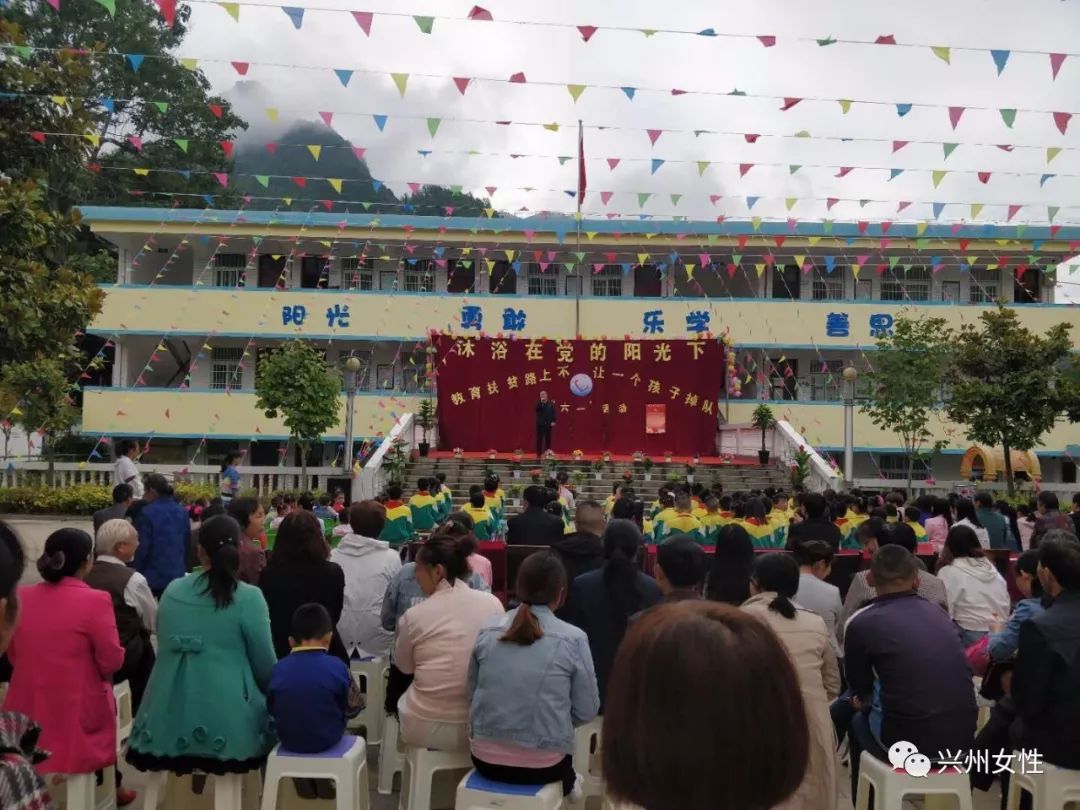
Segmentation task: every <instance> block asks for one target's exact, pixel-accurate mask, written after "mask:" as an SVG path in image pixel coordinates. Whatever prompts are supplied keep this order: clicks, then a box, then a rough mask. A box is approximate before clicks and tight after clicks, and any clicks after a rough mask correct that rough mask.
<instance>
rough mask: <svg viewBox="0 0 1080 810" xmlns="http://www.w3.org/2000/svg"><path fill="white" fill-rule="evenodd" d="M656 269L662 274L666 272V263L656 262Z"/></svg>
mask: <svg viewBox="0 0 1080 810" xmlns="http://www.w3.org/2000/svg"><path fill="white" fill-rule="evenodd" d="M656 269H657V270H659V271H660V272H661V273H663V272H664V271H665V270H667V262H657V264H656Z"/></svg>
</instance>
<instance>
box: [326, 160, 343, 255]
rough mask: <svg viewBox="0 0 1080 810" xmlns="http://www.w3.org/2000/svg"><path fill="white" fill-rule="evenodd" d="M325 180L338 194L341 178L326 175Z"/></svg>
mask: <svg viewBox="0 0 1080 810" xmlns="http://www.w3.org/2000/svg"><path fill="white" fill-rule="evenodd" d="M326 182H327V183H329V184H330V187H331V188H332V189H334V191H336V192H337V193H338V194H340V193H341V180H339V179H338V178H336V177H327V178H326ZM326 244H327V245H329V244H330V243H329V242H327V243H326Z"/></svg>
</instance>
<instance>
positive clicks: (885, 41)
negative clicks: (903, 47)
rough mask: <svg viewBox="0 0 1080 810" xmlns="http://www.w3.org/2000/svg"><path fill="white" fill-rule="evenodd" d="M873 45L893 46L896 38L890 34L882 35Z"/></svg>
mask: <svg viewBox="0 0 1080 810" xmlns="http://www.w3.org/2000/svg"><path fill="white" fill-rule="evenodd" d="M874 44H875V45H895V44H896V37H895V36H893V35H892V34H882V35H881V36H879V37H878V38H877V39H875V40H874Z"/></svg>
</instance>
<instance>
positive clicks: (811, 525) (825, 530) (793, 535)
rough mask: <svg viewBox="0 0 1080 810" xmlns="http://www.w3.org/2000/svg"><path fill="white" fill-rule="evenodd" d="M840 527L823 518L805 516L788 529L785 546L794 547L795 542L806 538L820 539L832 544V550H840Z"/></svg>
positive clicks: (802, 541) (803, 541) (804, 540)
mask: <svg viewBox="0 0 1080 810" xmlns="http://www.w3.org/2000/svg"><path fill="white" fill-rule="evenodd" d="M841 537H842V536H841V534H840V527H839V526H837V525H836V524H835V523H833V522H832V521H831V520H825V519H824V518H807V519H806V520H804V521H803V522H802V523H796V524H795V525H794V526H792V527H791V528H790V529H788V540H787V547H788V548H794V547H795V544H796V543H805V542H806V541H808V540H821V541H823V542H825V543H828V544H829V545H830V546H832V549H833V551H839V550H840V540H841Z"/></svg>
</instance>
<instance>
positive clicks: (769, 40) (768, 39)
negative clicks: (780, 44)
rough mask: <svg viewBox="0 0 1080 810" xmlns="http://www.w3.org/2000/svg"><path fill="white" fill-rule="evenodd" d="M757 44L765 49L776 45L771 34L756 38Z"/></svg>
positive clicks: (774, 38)
mask: <svg viewBox="0 0 1080 810" xmlns="http://www.w3.org/2000/svg"><path fill="white" fill-rule="evenodd" d="M758 42H760V43H761V44H762V45H764V46H765V47H766V48H771V47H772V46H773V45H775V44H776V37H774V36H773V35H771V34H768V35H765V36H760V37H758Z"/></svg>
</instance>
